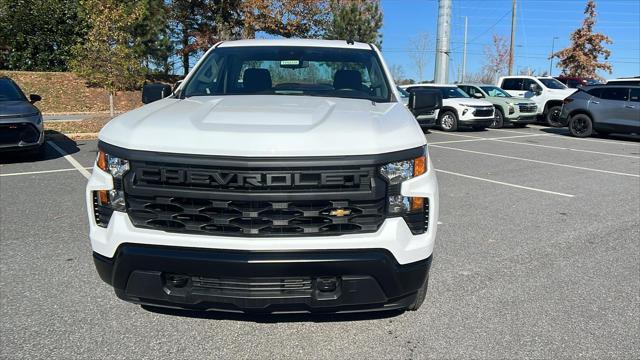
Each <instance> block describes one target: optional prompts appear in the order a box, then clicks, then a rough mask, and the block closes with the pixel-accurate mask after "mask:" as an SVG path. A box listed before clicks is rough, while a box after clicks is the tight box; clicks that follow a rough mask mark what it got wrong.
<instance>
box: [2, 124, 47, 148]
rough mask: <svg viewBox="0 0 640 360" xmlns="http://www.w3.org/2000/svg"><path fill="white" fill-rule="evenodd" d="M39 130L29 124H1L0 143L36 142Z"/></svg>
mask: <svg viewBox="0 0 640 360" xmlns="http://www.w3.org/2000/svg"><path fill="white" fill-rule="evenodd" d="M39 138H40V132H39V131H38V129H36V127H35V126H33V125H31V124H1V125H0V145H14V144H15V145H17V144H19V143H20V142H21V141H24V142H25V143H35V142H38V139H39Z"/></svg>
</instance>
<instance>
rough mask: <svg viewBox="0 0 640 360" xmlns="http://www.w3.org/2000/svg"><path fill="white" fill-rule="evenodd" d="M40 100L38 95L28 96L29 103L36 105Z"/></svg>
mask: <svg viewBox="0 0 640 360" xmlns="http://www.w3.org/2000/svg"><path fill="white" fill-rule="evenodd" d="M40 100H42V97H41V96H40V95H36V94H31V95H29V102H30V103H32V104H33V103H36V102H38V101H40Z"/></svg>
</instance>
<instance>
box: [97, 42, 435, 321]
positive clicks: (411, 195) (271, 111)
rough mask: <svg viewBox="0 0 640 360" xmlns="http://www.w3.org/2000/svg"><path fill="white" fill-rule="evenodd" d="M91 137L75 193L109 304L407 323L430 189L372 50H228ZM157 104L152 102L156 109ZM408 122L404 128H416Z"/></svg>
mask: <svg viewBox="0 0 640 360" xmlns="http://www.w3.org/2000/svg"><path fill="white" fill-rule="evenodd" d="M162 93H163V89H162V86H159V87H156V88H155V89H154V88H152V87H149V88H147V87H146V88H145V89H144V90H143V98H144V99H146V102H151V101H153V102H152V103H150V104H148V105H146V106H143V107H141V108H139V109H136V110H133V111H130V112H128V113H126V114H123V115H120V116H119V117H117V118H115V119H114V120H112V121H111V122H109V123H108V124H107V125H106V126H105V127H104V128H103V129H102V131H100V134H99V140H100V141H99V143H98V150H99V153H98V158H97V160H96V164H95V166H94V168H93V173H92V175H91V178H90V179H89V183H88V185H87V189H86V197H87V207H88V215H89V224H90V225H89V227H90V232H89V237H90V239H91V245H92V248H93V252H94V253H93V254H94V262H95V265H96V268H97V270H98V273H99V275H100V277H101V278H102V279H103V280H104V281H105V282H107V283H108V284H110V285H112V286H113V287H114V289H115V292H116V294H117V296H118V297H120V298H121V299H124V300H126V301H131V302H134V303H138V304H147V305H152V306H166V307H176V308H188V309H200V310H227V311H264V312H300V311H322V312H333V311H362V310H377V309H384V310H386V309H404V308H408V309H412V310H415V309H417V308H418V307H420V305H421V304H422V302H423V301H424V299H425V296H426V291H427V281H428V276H429V269H430V266H431V259H432V256H431V254H432V252H433V247H434V241H435V236H436V228H437V223H438V221H437V220H438V184H437V181H436V173H435V170H434V168H433V164H432V162H431V159H430V157H429V153H428V151H427V144H426V141H425V137H424V134H423V132H422V131H421V129H420V127H419V126H418V124H417V123H416V120H415V118H414V114H420V112H422V111H427V112H428V111H432V110H433V109H434V108H437V107H438V106H439V104H438V103H439V102H440V101H441V96H440V94H439V93H436V92H433V91H431V92H428V91H423V92H416V93H414V94H411V95H410V99H409V108H410V110H411V111H410V110H409V109H408V108H407V107H405V106H404V105H403V104H402V103H401V102H399V100H398V97H397V91H396V90H395V89H394V83H393V81H392V79H391V76H390V74H389V71H388V69H387V67H386V65H385V63H384V61H383V59H382V56H381V54H380V52H379V51H378V49H377V48H376V47H375V46H373V45H370V44H364V43H353V42H345V41H337V40H331V41H327V40H290V39H283V40H241V41H230V42H222V43H219V44H217V45H215V46H214V47H213V48H212V49H211V50H209V51H208V52H207V53H206V54H205V55H204V57H203V58H202V59H200V61H199V62H198V63H197V65H196V66H195V68H194V69H193V70H192V71H191V72H190V73H189V75H188V76H187V77H186V79H185V80H184V82H182V83H181V84H180V85H179V87H178V88H177V89H176V91H175V92H174V93H173V94H172V95H170V96H169V97H166V98H163V99H161V98H162ZM154 100H155V101H154ZM411 112H413V113H414V114H412V113H411Z"/></svg>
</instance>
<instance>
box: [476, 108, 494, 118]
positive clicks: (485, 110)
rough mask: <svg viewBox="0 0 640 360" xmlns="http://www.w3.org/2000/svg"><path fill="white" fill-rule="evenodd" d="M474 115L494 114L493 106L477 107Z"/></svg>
mask: <svg viewBox="0 0 640 360" xmlns="http://www.w3.org/2000/svg"><path fill="white" fill-rule="evenodd" d="M473 115H475V116H478V117H486V116H492V115H493V108H477V109H476V110H474V111H473Z"/></svg>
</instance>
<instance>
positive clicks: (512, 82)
mask: <svg viewBox="0 0 640 360" xmlns="http://www.w3.org/2000/svg"><path fill="white" fill-rule="evenodd" d="M500 87H501V88H503V89H504V90H522V89H523V87H522V79H519V78H509V79H504V80H502V86H500Z"/></svg>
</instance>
